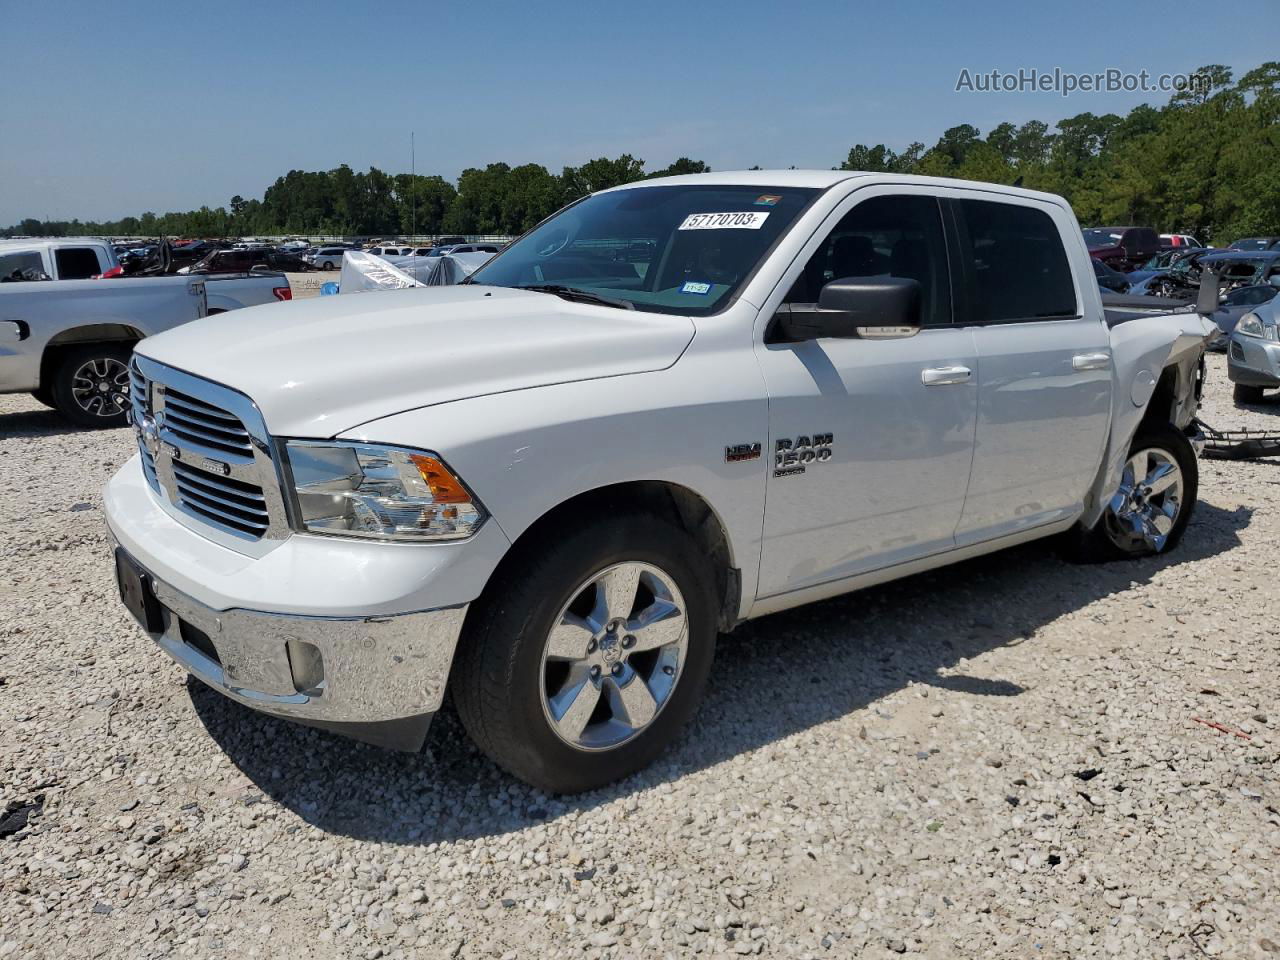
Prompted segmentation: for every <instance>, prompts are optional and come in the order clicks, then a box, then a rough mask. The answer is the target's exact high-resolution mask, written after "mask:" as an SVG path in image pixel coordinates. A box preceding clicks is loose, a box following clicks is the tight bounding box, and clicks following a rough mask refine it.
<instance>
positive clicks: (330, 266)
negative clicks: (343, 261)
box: [320, 260, 337, 273]
mask: <svg viewBox="0 0 1280 960" xmlns="http://www.w3.org/2000/svg"><path fill="white" fill-rule="evenodd" d="M320 269H321V270H323V271H324V272H325V273H328V272H329V271H330V270H336V269H337V268H336V267H335V266H334V265H333V261H332V260H326V261H325V262H324V263H322V264H321V265H320Z"/></svg>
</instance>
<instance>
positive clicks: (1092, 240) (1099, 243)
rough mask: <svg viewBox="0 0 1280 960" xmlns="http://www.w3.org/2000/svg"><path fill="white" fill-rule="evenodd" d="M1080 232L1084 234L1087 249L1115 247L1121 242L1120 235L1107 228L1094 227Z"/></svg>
mask: <svg viewBox="0 0 1280 960" xmlns="http://www.w3.org/2000/svg"><path fill="white" fill-rule="evenodd" d="M1080 232H1081V233H1083V234H1084V242H1085V246H1087V247H1114V246H1115V245H1116V244H1117V243H1119V242H1120V237H1121V234H1120V233H1118V232H1117V231H1115V230H1111V229H1108V228H1107V227H1092V228H1090V229H1088V230H1082V231H1080Z"/></svg>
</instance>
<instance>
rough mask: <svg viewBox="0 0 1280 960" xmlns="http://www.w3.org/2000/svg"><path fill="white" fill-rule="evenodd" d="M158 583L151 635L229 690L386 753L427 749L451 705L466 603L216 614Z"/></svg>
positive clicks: (196, 672) (153, 581) (258, 706)
mask: <svg viewBox="0 0 1280 960" xmlns="http://www.w3.org/2000/svg"><path fill="white" fill-rule="evenodd" d="M136 562H137V561H136V560H135V563H136ZM144 569H145V568H144ZM148 577H149V579H148V583H149V584H150V589H151V591H152V593H153V594H154V596H155V598H156V599H157V600H158V601H159V603H160V607H161V613H162V618H163V621H164V628H163V630H162V631H160V632H159V633H151V634H150V636H151V638H152V639H153V640H155V642H156V643H157V644H158V645H159V646H160V648H161V649H162V650H164V651H165V653H167V654H169V656H170V657H172V658H173V659H174V660H176V661H177V662H178V664H179V665H181V666H182V667H183V668H184V669H185V670H187V671H188V672H189V673H191V674H192V675H193V676H195V677H196V678H197V679H199V680H201V681H202V682H204V683H205V684H207V685H208V686H210V687H212V688H213V689H215V690H217V691H218V692H219V693H222V694H224V695H225V696H227V697H230V698H231V699H232V700H235V701H237V702H239V703H242V704H244V705H245V706H247V707H252V708H253V709H255V710H260V711H262V712H264V713H270V714H274V715H276V716H281V717H286V718H289V719H292V720H297V721H300V722H303V723H306V724H309V725H312V726H319V727H323V728H326V729H332V730H335V731H336V732H339V733H345V734H347V735H349V736H353V737H356V738H357V739H361V740H368V741H370V742H374V743H378V744H380V745H382V746H389V747H394V748H398V749H408V750H416V749H417V748H418V747H420V746H421V744H422V740H423V739H424V738H425V736H426V731H427V727H428V725H429V723H430V720H431V715H432V714H434V713H435V712H436V711H437V710H439V709H440V704H441V702H442V700H443V699H444V690H445V683H446V681H447V680H448V678H449V667H450V665H451V664H452V662H453V654H454V649H455V648H456V646H457V643H458V637H459V636H460V634H461V632H462V623H463V620H464V618H465V616H466V609H467V605H466V604H462V605H459V606H455V607H446V608H442V609H437V610H423V611H419V612H415V613H405V614H400V615H396V616H378V617H352V618H340V617H305V616H297V615H294V614H278V613H269V612H264V611H259V610H239V609H233V610H214V609H212V608H210V607H207V606H205V605H204V604H202V603H200V602H199V601H197V600H195V599H194V598H192V597H190V596H188V595H187V594H185V593H182V592H181V591H179V590H177V589H175V588H174V587H172V586H170V585H169V584H167V583H165V582H164V581H162V580H160V579H158V578H156V577H155V576H154V575H151V574H150V573H149V572H148ZM406 721H411V722H406Z"/></svg>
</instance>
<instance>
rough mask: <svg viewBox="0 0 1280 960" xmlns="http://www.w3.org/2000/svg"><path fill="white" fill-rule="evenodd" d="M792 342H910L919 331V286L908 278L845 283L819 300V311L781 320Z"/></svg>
mask: <svg viewBox="0 0 1280 960" xmlns="http://www.w3.org/2000/svg"><path fill="white" fill-rule="evenodd" d="M778 322H779V326H780V328H781V330H780V332H781V333H782V334H783V336H784V338H785V339H787V340H790V341H800V340H820V339H822V338H824V337H846V338H847V337H863V338H874V337H909V336H912V335H914V334H915V333H917V332H919V330H920V284H919V283H918V282H917V281H915V280H909V279H907V278H905V277H889V276H879V277H846V278H844V279H843V280H832V281H831V282H830V283H828V284H827V285H826V286H824V287H823V288H822V292H821V293H820V294H819V295H818V308H817V309H816V310H795V309H792V310H791V312H789V313H785V314H779V315H778Z"/></svg>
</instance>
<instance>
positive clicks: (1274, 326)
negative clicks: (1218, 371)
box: [1227, 277, 1280, 403]
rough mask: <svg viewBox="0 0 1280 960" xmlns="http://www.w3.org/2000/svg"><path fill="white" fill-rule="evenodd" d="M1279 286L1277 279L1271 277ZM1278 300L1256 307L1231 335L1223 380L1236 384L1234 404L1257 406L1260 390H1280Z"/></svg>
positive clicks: (1243, 318)
mask: <svg viewBox="0 0 1280 960" xmlns="http://www.w3.org/2000/svg"><path fill="white" fill-rule="evenodd" d="M1271 283H1272V285H1273V286H1277V287H1280V277H1273V278H1272V280H1271ZM1278 305H1280V297H1276V298H1274V299H1273V300H1271V302H1270V303H1264V304H1259V305H1258V306H1256V307H1254V308H1253V309H1252V310H1250V311H1249V312H1248V313H1246V314H1245V315H1244V316H1242V317H1241V318H1240V320H1239V322H1238V323H1237V324H1236V326H1235V330H1233V331H1232V333H1231V346H1230V348H1229V349H1228V350H1227V377H1228V378H1230V380H1231V382H1232V383H1234V384H1235V385H1236V387H1235V399H1236V403H1260V402H1261V401H1262V392H1263V391H1264V390H1273V389H1275V388H1277V387H1280V310H1278V309H1277V307H1278Z"/></svg>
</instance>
